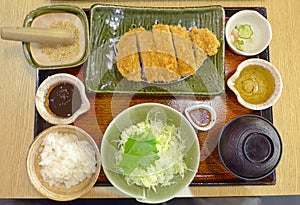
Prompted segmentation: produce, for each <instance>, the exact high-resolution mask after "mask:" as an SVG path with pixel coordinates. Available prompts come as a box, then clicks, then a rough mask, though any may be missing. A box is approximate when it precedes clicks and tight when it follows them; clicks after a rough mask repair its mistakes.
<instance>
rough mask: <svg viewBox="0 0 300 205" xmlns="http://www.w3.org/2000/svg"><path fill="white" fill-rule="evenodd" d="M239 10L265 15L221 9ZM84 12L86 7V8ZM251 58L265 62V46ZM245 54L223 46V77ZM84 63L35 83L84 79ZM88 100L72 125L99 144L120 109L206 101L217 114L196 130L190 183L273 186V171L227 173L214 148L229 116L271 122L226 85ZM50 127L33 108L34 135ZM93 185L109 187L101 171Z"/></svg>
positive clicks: (182, 106)
mask: <svg viewBox="0 0 300 205" xmlns="http://www.w3.org/2000/svg"><path fill="white" fill-rule="evenodd" d="M242 9H253V10H256V11H258V12H259V13H261V14H262V15H264V16H265V17H266V8H262V7H259V8H225V14H226V18H227V19H228V18H229V17H230V16H232V15H233V14H234V13H235V12H237V11H239V10H242ZM86 12H87V14H88V12H89V10H86ZM254 57H255V58H261V59H265V60H268V61H269V50H268V48H267V49H266V50H265V51H264V52H263V53H261V54H259V55H258V56H254ZM247 58H248V57H245V56H239V55H236V54H234V53H233V52H232V51H231V50H229V48H228V46H227V45H226V51H225V80H227V79H228V78H229V77H230V76H231V75H232V74H233V73H234V72H235V70H236V68H237V66H238V64H239V63H240V62H242V61H243V60H246V59H247ZM85 71H86V64H83V65H82V66H79V67H76V68H71V69H70V68H69V69H63V70H38V71H37V85H36V87H38V86H39V85H40V83H41V82H42V81H43V80H44V79H45V78H47V77H48V76H50V75H53V74H56V73H70V74H73V75H75V76H77V77H78V78H80V79H81V80H82V81H84V78H85ZM87 96H88V98H89V100H90V103H91V109H90V111H88V112H87V113H85V114H84V115H82V116H80V117H79V118H78V119H77V120H76V121H75V123H73V125H75V126H78V127H80V128H82V129H84V130H85V131H87V132H88V133H89V134H90V135H91V136H92V137H93V138H94V140H95V141H96V143H97V144H98V145H99V147H100V145H101V140H102V136H103V134H104V132H105V130H106V128H107V126H108V125H109V123H110V122H111V121H112V119H113V118H114V117H115V116H116V115H117V114H118V113H120V112H122V111H123V110H124V109H126V108H128V107H129V106H133V105H136V104H140V103H146V102H156V103H161V104H165V105H168V106H170V107H173V108H175V109H177V110H178V111H180V112H182V113H183V112H184V109H185V108H186V107H188V106H191V105H195V104H199V103H206V104H210V105H212V106H213V107H214V108H215V110H216V113H217V123H216V125H215V126H214V127H213V128H212V129H211V130H209V131H207V132H198V139H199V142H200V150H201V157H200V159H201V162H200V166H199V169H198V172H197V174H196V176H195V178H194V180H193V182H192V183H191V186H201V185H274V184H275V183H276V174H275V171H274V172H273V173H272V174H270V175H269V176H267V177H265V178H264V179H261V180H257V181H245V180H241V179H238V178H237V177H235V176H234V175H232V174H231V173H229V172H228V171H227V170H226V168H225V167H224V166H223V164H222V162H221V160H220V158H219V155H218V149H217V143H218V138H219V134H220V131H221V129H222V128H223V126H224V125H225V124H226V123H227V122H228V121H230V120H231V119H233V118H235V117H238V116H240V115H244V114H256V115H260V116H263V117H265V118H266V119H268V120H269V121H271V122H272V118H273V117H272V108H269V109H266V110H262V111H253V110H249V109H247V108H244V107H242V106H241V105H240V104H239V103H238V101H237V100H236V97H235V95H234V93H233V92H231V91H230V90H229V89H228V87H226V90H225V93H223V94H221V95H218V96H211V97H201V96H192V95H185V96H157V95H130V94H97V93H87ZM50 126H52V125H51V124H49V123H47V122H46V121H45V120H43V119H42V118H41V116H40V115H39V114H38V112H37V111H35V127H34V135H35V136H37V135H38V134H39V133H40V132H41V131H43V130H44V129H46V128H48V127H50ZM95 186H112V185H111V184H110V183H109V182H108V180H107V178H106V177H105V175H104V172H103V171H102V170H101V172H100V175H99V178H98V181H97V183H96V185H95Z"/></svg>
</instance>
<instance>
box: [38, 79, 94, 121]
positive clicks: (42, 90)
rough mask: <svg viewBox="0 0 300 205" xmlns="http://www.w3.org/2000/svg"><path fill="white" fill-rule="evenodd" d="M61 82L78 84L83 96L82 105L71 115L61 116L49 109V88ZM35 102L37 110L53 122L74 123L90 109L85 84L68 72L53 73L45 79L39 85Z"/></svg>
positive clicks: (45, 118)
mask: <svg viewBox="0 0 300 205" xmlns="http://www.w3.org/2000/svg"><path fill="white" fill-rule="evenodd" d="M61 82H66V83H70V84H72V85H74V86H76V87H77V88H78V90H79V93H80V97H81V106H80V108H79V109H78V110H76V111H75V112H74V113H73V114H72V115H71V116H70V117H59V116H56V115H55V114H53V113H51V112H50V111H49V108H48V107H47V106H46V103H45V102H46V100H47V99H46V98H47V93H48V92H49V89H50V88H51V87H52V86H55V85H56V84H59V83H61ZM35 104H36V108H37V111H38V112H39V114H40V115H41V116H42V118H43V119H44V120H46V121H47V122H49V123H51V124H70V123H73V122H74V121H75V120H76V119H77V118H78V117H79V116H80V115H82V114H83V113H85V112H87V111H88V110H89V109H90V102H89V100H88V99H87V97H86V94H85V87H84V84H83V83H82V82H81V81H80V80H79V79H78V78H77V77H75V76H73V75H70V74H67V73H59V74H55V75H52V76H50V77H48V78H47V79H45V80H44V81H43V82H42V83H41V85H40V86H39V88H38V90H37V92H36V97H35Z"/></svg>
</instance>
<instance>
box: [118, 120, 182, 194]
mask: <svg viewBox="0 0 300 205" xmlns="http://www.w3.org/2000/svg"><path fill="white" fill-rule="evenodd" d="M184 144H185V143H184V140H183V139H182V137H181V133H180V131H179V129H178V128H177V127H175V125H174V124H173V125H167V124H166V123H164V122H162V121H161V120H158V119H149V116H148V115H147V118H146V120H145V121H142V122H139V123H137V124H136V125H132V126H130V127H129V128H127V129H125V130H124V131H123V132H122V133H121V137H120V140H119V141H118V148H119V151H118V152H117V155H116V164H117V168H118V171H120V172H121V173H123V175H124V177H125V180H126V181H127V183H128V184H136V185H139V186H143V187H146V188H152V189H153V190H154V191H156V189H155V186H168V185H171V184H173V183H174V182H173V181H172V179H173V178H174V177H175V175H179V176H181V177H182V178H183V177H184V172H185V171H186V170H188V169H187V166H186V164H185V162H184V160H183V158H184V155H185V153H184V148H185V147H184Z"/></svg>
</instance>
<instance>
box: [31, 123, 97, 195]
mask: <svg viewBox="0 0 300 205" xmlns="http://www.w3.org/2000/svg"><path fill="white" fill-rule="evenodd" d="M54 132H60V133H69V134H75V135H76V136H77V137H78V139H79V140H86V141H88V142H89V143H90V145H91V146H92V147H93V149H94V151H95V153H96V156H95V158H96V162H97V165H96V172H95V173H94V174H92V176H91V177H90V178H86V179H85V180H84V181H82V182H80V183H79V184H77V185H74V186H72V187H70V188H68V189H67V188H66V186H65V185H63V184H61V185H60V186H59V187H56V186H50V185H49V184H48V183H47V182H46V181H44V180H43V177H42V175H41V173H40V170H41V166H40V165H39V161H40V155H41V152H42V146H43V145H42V142H43V140H44V138H45V137H46V136H47V135H48V134H50V133H54ZM100 167H101V162H100V152H99V148H98V146H97V144H96V143H95V141H94V140H93V138H92V137H91V136H90V135H89V134H88V133H86V132H85V131H84V130H82V129H80V128H78V127H75V126H71V125H57V126H53V127H50V128H48V129H46V130H44V131H43V132H41V133H40V134H39V135H38V136H37V138H36V139H35V140H34V141H33V143H32V144H31V146H30V149H29V151H28V155H27V173H28V176H29V178H30V181H31V183H32V184H33V186H34V187H35V188H36V189H37V190H38V191H39V192H40V193H41V194H43V195H44V196H46V197H48V198H50V199H52V200H56V201H70V200H74V199H76V198H79V197H80V196H82V195H84V194H85V193H87V192H89V191H90V190H91V189H92V187H93V186H94V184H95V183H96V181H97V178H98V175H99V173H100Z"/></svg>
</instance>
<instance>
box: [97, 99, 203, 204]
mask: <svg viewBox="0 0 300 205" xmlns="http://www.w3.org/2000/svg"><path fill="white" fill-rule="evenodd" d="M153 110H158V111H160V112H159V113H160V115H159V118H160V119H162V118H163V119H164V120H165V122H166V123H167V124H170V125H171V124H174V125H175V126H176V127H178V128H179V130H180V132H181V134H182V136H183V138H184V141H185V144H184V145H183V146H185V153H186V154H185V157H184V161H185V163H186V165H187V167H188V169H189V170H188V171H185V175H184V177H183V178H182V177H181V176H175V177H174V178H173V180H172V181H173V182H175V183H174V184H171V185H169V186H164V187H162V186H156V187H155V188H156V191H153V190H152V189H150V188H145V187H142V186H137V185H134V184H131V185H129V184H127V182H126V180H125V179H124V176H123V175H122V174H120V172H118V171H116V169H115V167H116V159H115V156H116V153H117V151H118V146H117V145H118V143H117V140H118V139H119V138H120V135H121V132H122V131H123V130H124V129H126V128H128V127H130V126H131V125H134V124H137V123H138V122H141V121H144V120H145V119H146V117H147V113H148V112H149V111H153ZM101 155H102V166H103V170H104V173H105V175H106V176H107V178H108V180H109V181H110V182H111V184H112V185H113V186H115V187H116V188H117V189H119V190H120V191H122V192H123V193H125V194H127V195H129V196H131V197H134V198H136V199H137V200H138V201H140V202H144V203H163V202H165V201H168V200H170V199H172V198H173V197H174V196H175V195H176V194H177V193H178V192H180V191H181V190H182V189H184V188H185V187H187V186H188V185H189V184H190V183H191V182H192V180H193V178H194V176H195V174H196V173H197V170H198V167H199V162H200V146H199V141H198V138H197V134H196V132H195V130H194V128H193V127H192V126H191V124H190V123H189V122H188V120H187V119H186V118H185V117H184V116H183V115H182V114H181V113H180V112H178V111H176V110H175V109H173V108H171V107H169V106H166V105H162V104H158V103H144V104H139V105H135V106H132V107H129V108H128V109H126V110H124V111H123V112H121V113H120V114H119V115H118V116H117V117H116V118H114V119H113V120H112V122H111V123H110V125H109V126H108V127H107V129H106V131H105V133H104V136H103V139H102V144H101Z"/></svg>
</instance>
